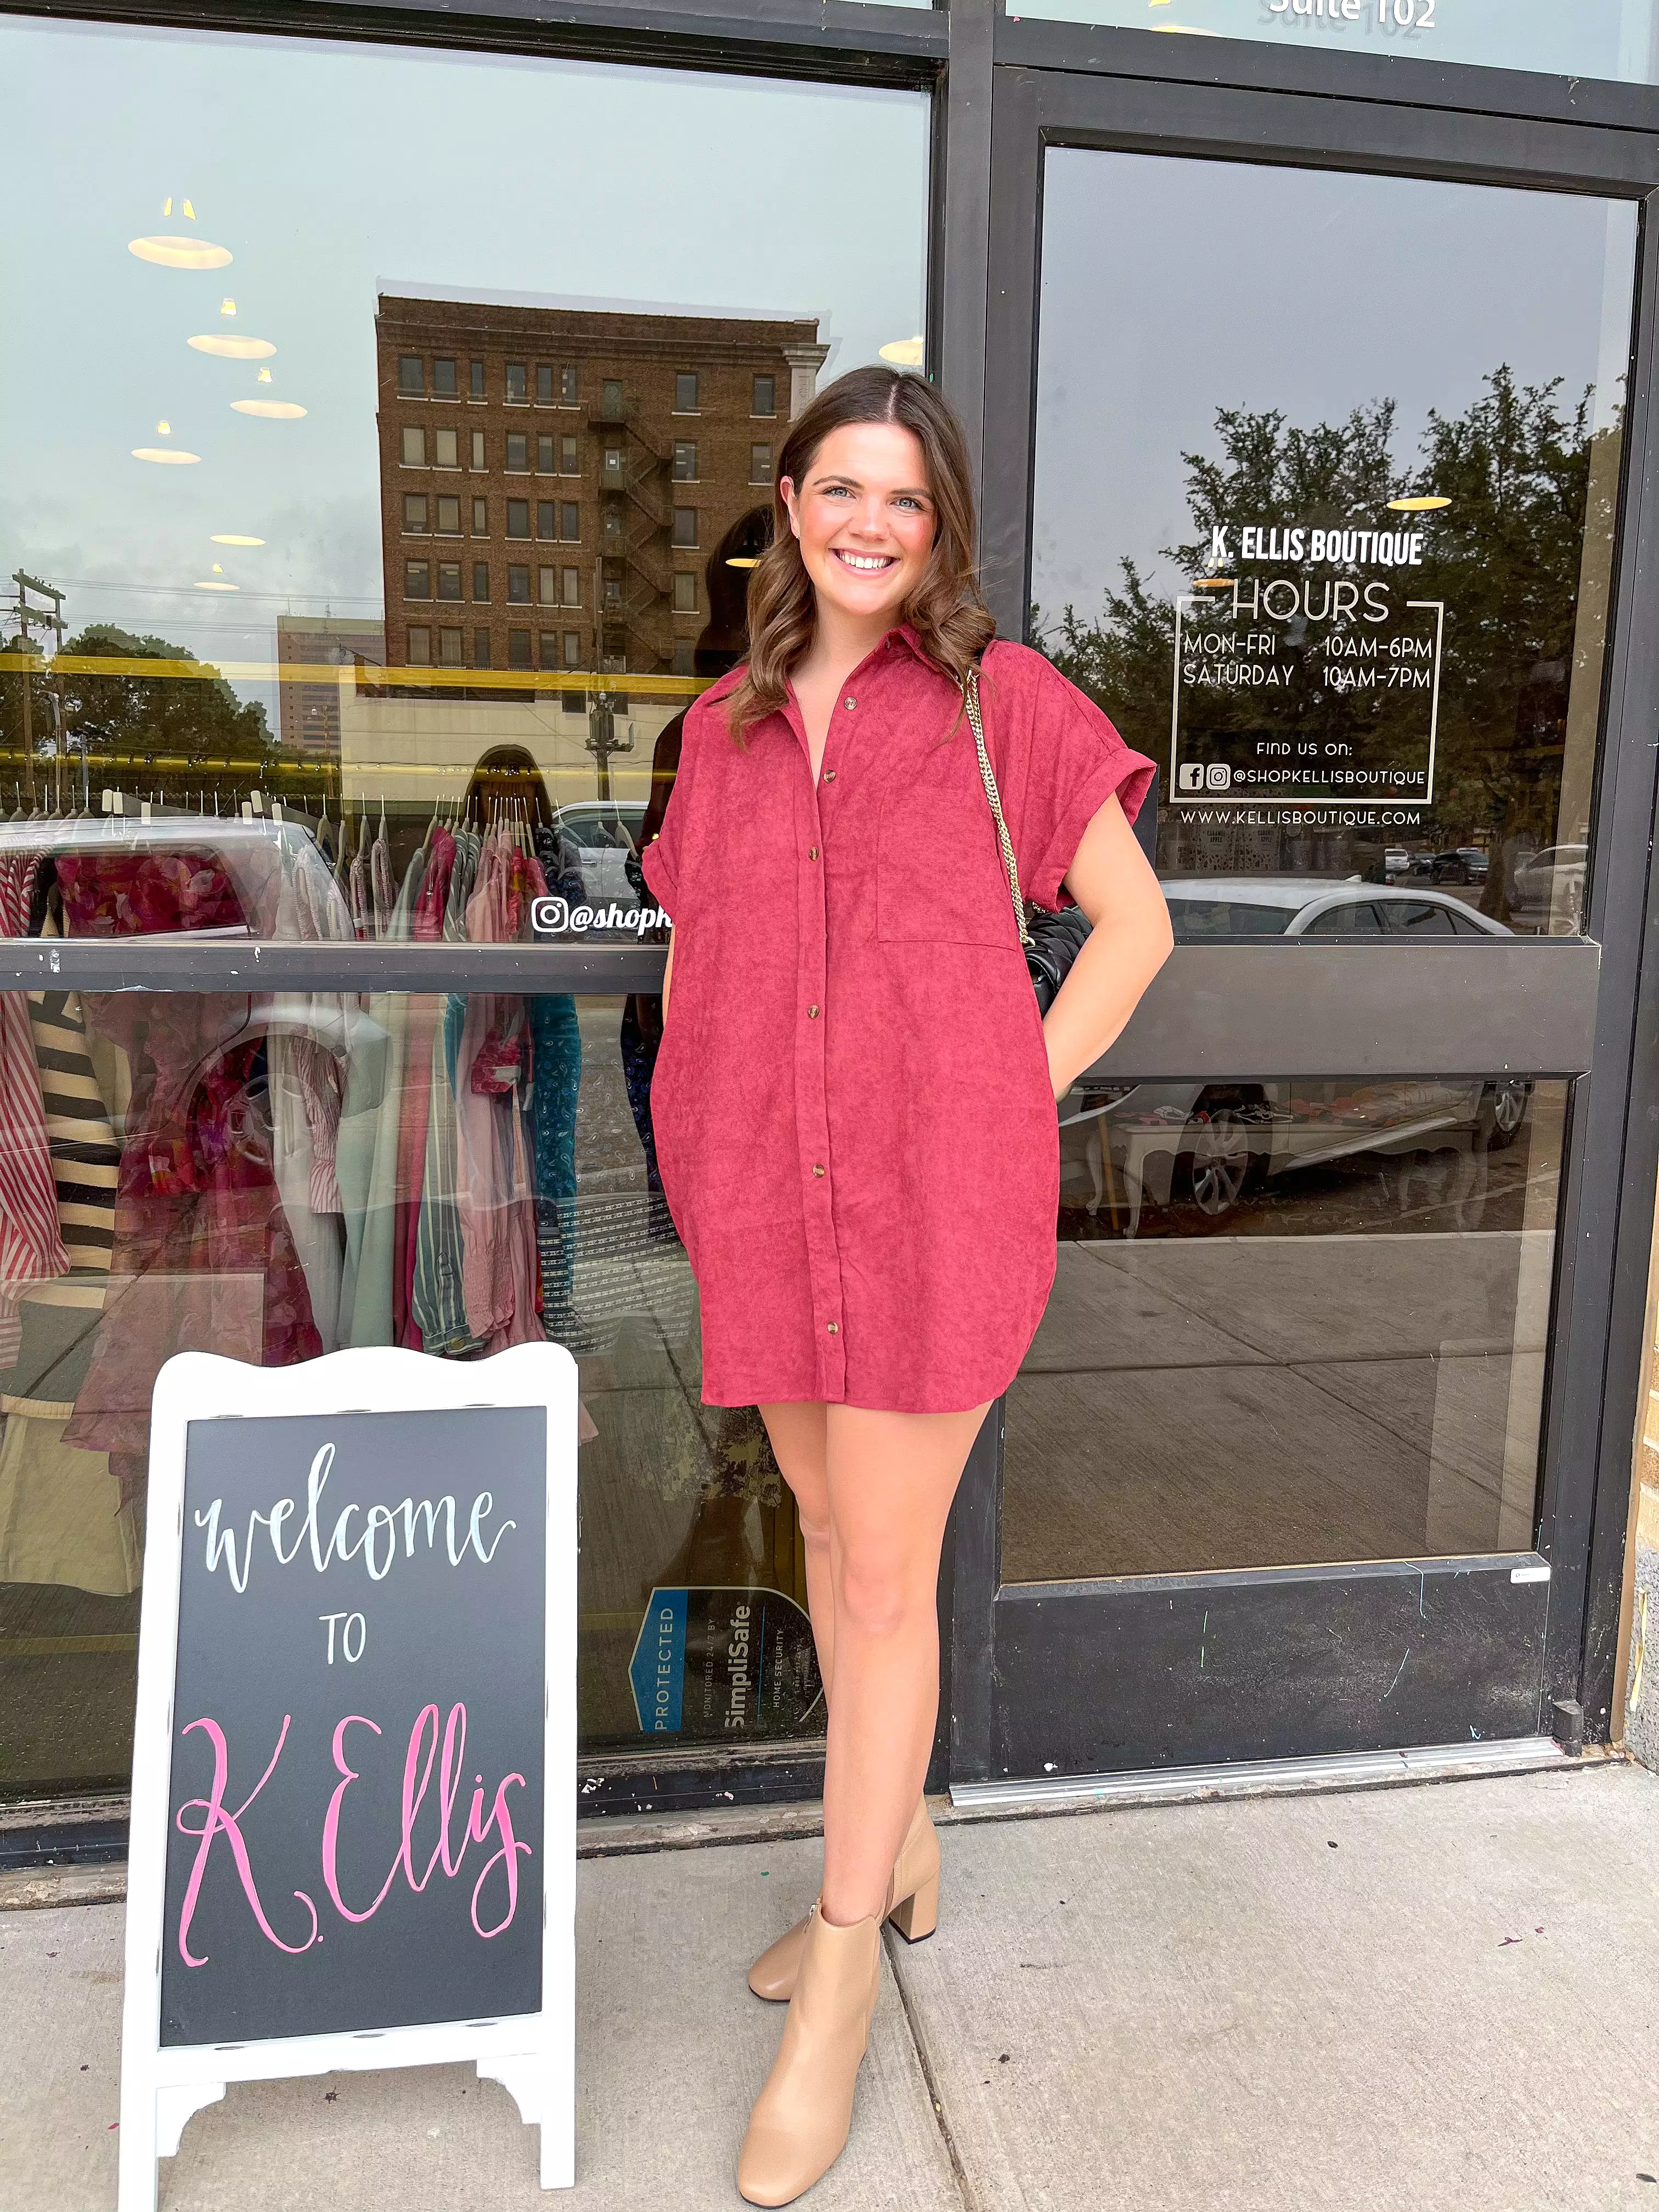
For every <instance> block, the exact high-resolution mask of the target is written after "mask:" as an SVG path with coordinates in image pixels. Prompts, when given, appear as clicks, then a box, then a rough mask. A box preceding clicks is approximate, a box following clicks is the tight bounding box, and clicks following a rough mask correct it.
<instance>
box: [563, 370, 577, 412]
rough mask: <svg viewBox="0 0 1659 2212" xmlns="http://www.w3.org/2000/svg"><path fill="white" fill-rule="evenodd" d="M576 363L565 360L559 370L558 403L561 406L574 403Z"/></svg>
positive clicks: (572, 405)
mask: <svg viewBox="0 0 1659 2212" xmlns="http://www.w3.org/2000/svg"><path fill="white" fill-rule="evenodd" d="M576 390H577V386H576V364H575V363H574V362H565V363H564V364H563V366H562V368H560V370H559V404H560V405H561V406H563V407H574V405H575V404H576Z"/></svg>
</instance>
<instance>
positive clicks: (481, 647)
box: [472, 629, 489, 668]
mask: <svg viewBox="0 0 1659 2212" xmlns="http://www.w3.org/2000/svg"><path fill="white" fill-rule="evenodd" d="M472 665H473V666H474V667H475V668H488V667H489V631H488V630H487V629H475V630H474V631H473V633H472Z"/></svg>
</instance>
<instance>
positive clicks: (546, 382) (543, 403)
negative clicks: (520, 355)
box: [536, 362, 554, 407]
mask: <svg viewBox="0 0 1659 2212" xmlns="http://www.w3.org/2000/svg"><path fill="white" fill-rule="evenodd" d="M553 400H554V392H553V367H552V363H551V362H537V364H536V404H537V406H538V407H550V406H552V404H553Z"/></svg>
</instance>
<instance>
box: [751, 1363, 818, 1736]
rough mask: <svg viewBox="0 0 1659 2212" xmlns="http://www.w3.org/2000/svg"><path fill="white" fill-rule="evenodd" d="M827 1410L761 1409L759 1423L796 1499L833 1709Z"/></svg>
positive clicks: (809, 1406)
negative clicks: (825, 1416)
mask: <svg viewBox="0 0 1659 2212" xmlns="http://www.w3.org/2000/svg"><path fill="white" fill-rule="evenodd" d="M823 1415H824V1408H823V1406H821V1405H818V1404H817V1403H813V1402H803V1403H796V1404H791V1403H785V1404H781V1405H776V1406H763V1407H761V1408H760V1417H761V1419H762V1420H763V1421H764V1422H765V1424H766V1433H767V1435H768V1436H769V1437H770V1438H771V1440H772V1456H773V1458H774V1459H775V1460H776V1462H777V1463H778V1468H779V1471H780V1473H781V1474H782V1476H783V1479H784V1480H785V1481H786V1482H787V1484H788V1486H789V1487H790V1489H791V1490H792V1491H793V1492H794V1494H795V1505H796V1508H797V1510H798V1511H799V1515H800V1535H801V1544H802V1547H803V1548H804V1549H805V1553H806V1609H807V1611H808V1612H809V1613H811V1616H812V1642H813V1644H815V1645H816V1646H817V1655H818V1674H819V1675H820V1677H821V1679H822V1680H823V1702H824V1706H825V1709H826V1711H827V1710H828V1707H829V1678H830V1675H831V1674H832V1673H833V1671H834V1668H835V1652H836V1602H835V1594H834V1591H833V1589H832V1588H831V1585H830V1580H829V1477H828V1475H827V1474H826V1473H825V1469H824V1420H823Z"/></svg>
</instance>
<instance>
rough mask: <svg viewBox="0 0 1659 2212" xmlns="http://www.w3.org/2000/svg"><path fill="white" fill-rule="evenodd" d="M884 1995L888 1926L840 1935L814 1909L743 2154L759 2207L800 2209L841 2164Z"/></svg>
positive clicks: (867, 1923) (743, 2174) (751, 2197)
mask: <svg viewBox="0 0 1659 2212" xmlns="http://www.w3.org/2000/svg"><path fill="white" fill-rule="evenodd" d="M880 1990H881V1923H880V1921H879V1920H856V1921H854V1923H853V1925H852V1926H851V1927H850V1928H836V1927H832V1926H831V1924H830V1923H829V1921H827V1920H826V1919H825V1918H824V1917H823V1914H822V1913H821V1912H820V1911H818V1909H817V1906H816V1905H814V1906H813V1908H812V1910H811V1912H810V1913H809V1914H808V1915H807V1920H806V1935H805V1939H804V1941H803V1942H802V1944H801V1950H800V1969H799V1972H798V1973H797V1975H796V1977H795V1993H794V1995H793V1996H792V1997H791V1998H790V2000H789V2015H788V2017H787V2020H786V2021H784V2023H783V2041H782V2043H781V2045H779V2048H778V2055H777V2058H776V2060H775V2063H774V2065H773V2068H772V2071H771V2072H770V2074H769V2075H768V2076H767V2077H766V2087H764V2088H763V2090H762V2091H761V2093H760V2095H759V2096H758V2097H757V2099H756V2100H755V2109H754V2111H753V2112H751V2113H750V2118H749V2131H748V2133H747V2134H746V2135H745V2136H744V2139H743V2148H742V2150H741V2151H740V2152H739V2153H738V2191H739V2193H740V2194H741V2195H742V2196H743V2197H745V2198H746V2199H747V2201H748V2202H749V2203H750V2204H791V2203H793V2202H794V2200H795V2198H796V2197H799V2195H800V2194H801V2192H802V2191H803V2190H806V2189H810V2188H811V2186H812V2184H813V2183H814V2182H815V2181H816V2180H817V2179H818V2177H819V2176H820V2175H821V2174H823V2173H827V2172H829V2168H830V2167H831V2166H833V2165H834V2164H835V2162H836V2160H837V2159H838V2158H839V2157H840V2156H841V2154H842V2150H843V2148H845V2147H846V2142H847V2134H848V2129H849V2128H850V2127H851V2125H852V2122H853V2090H854V2085H855V2084H856V2082H857V2081H858V2073H859V2068H860V2065H862V2063H864V2051H865V2045H866V2044H867V2043H868V2041H869V2039H870V2022H871V2021H872V2018H873V2016H874V2015H875V2009H876V1999H877V1996H878V1995H879V1993H880Z"/></svg>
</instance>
